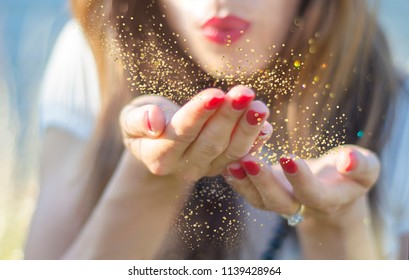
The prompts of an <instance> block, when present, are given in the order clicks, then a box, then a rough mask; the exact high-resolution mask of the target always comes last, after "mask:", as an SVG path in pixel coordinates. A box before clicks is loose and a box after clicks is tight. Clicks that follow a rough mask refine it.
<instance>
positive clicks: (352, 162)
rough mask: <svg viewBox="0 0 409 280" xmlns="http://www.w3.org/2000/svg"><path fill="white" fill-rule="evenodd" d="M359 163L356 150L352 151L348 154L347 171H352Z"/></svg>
mask: <svg viewBox="0 0 409 280" xmlns="http://www.w3.org/2000/svg"><path fill="white" fill-rule="evenodd" d="M357 163H358V158H357V156H356V154H355V153H354V152H350V153H349V154H348V161H347V164H346V166H345V171H346V172H349V171H351V170H352V169H354V168H355V167H356V165H357Z"/></svg>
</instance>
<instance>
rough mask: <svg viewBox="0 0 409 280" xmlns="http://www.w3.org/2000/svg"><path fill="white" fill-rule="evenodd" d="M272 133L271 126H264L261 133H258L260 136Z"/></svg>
mask: <svg viewBox="0 0 409 280" xmlns="http://www.w3.org/2000/svg"><path fill="white" fill-rule="evenodd" d="M270 133H271V129H270V128H269V127H266V126H264V127H263V128H262V129H261V131H260V133H259V134H258V137H259V138H264V137H266V136H267V135H269V134H270Z"/></svg>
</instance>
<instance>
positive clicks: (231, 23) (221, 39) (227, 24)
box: [202, 16, 250, 45]
mask: <svg viewBox="0 0 409 280" xmlns="http://www.w3.org/2000/svg"><path fill="white" fill-rule="evenodd" d="M249 27H250V23H249V22H248V21H246V20H244V19H242V18H239V17H236V16H227V17H224V18H218V17H213V18H211V19H209V20H208V21H207V22H206V23H205V24H204V25H203V26H202V32H203V35H204V36H205V37H206V38H207V39H208V40H209V41H211V42H213V43H216V44H219V45H226V44H233V43H234V42H236V41H238V40H239V39H240V38H241V37H242V36H243V35H244V33H245V32H246V31H247V30H248V29H249Z"/></svg>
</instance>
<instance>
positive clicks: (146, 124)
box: [120, 104, 166, 138]
mask: <svg viewBox="0 0 409 280" xmlns="http://www.w3.org/2000/svg"><path fill="white" fill-rule="evenodd" d="M120 125H121V127H122V130H123V133H124V135H125V137H128V138H140V137H148V138H156V137H158V136H159V135H161V134H162V132H163V130H164V128H165V126H166V117H165V113H164V112H163V111H162V109H160V108H159V107H158V106H157V105H143V106H139V105H136V104H129V105H127V106H125V107H124V109H123V110H122V111H121V114H120Z"/></svg>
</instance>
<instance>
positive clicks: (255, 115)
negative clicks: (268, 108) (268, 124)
mask: <svg viewBox="0 0 409 280" xmlns="http://www.w3.org/2000/svg"><path fill="white" fill-rule="evenodd" d="M265 116H266V113H259V112H256V111H254V110H249V111H248V112H247V121H248V123H249V124H251V125H260V124H261V122H262V121H263V119H264V117H265Z"/></svg>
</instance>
